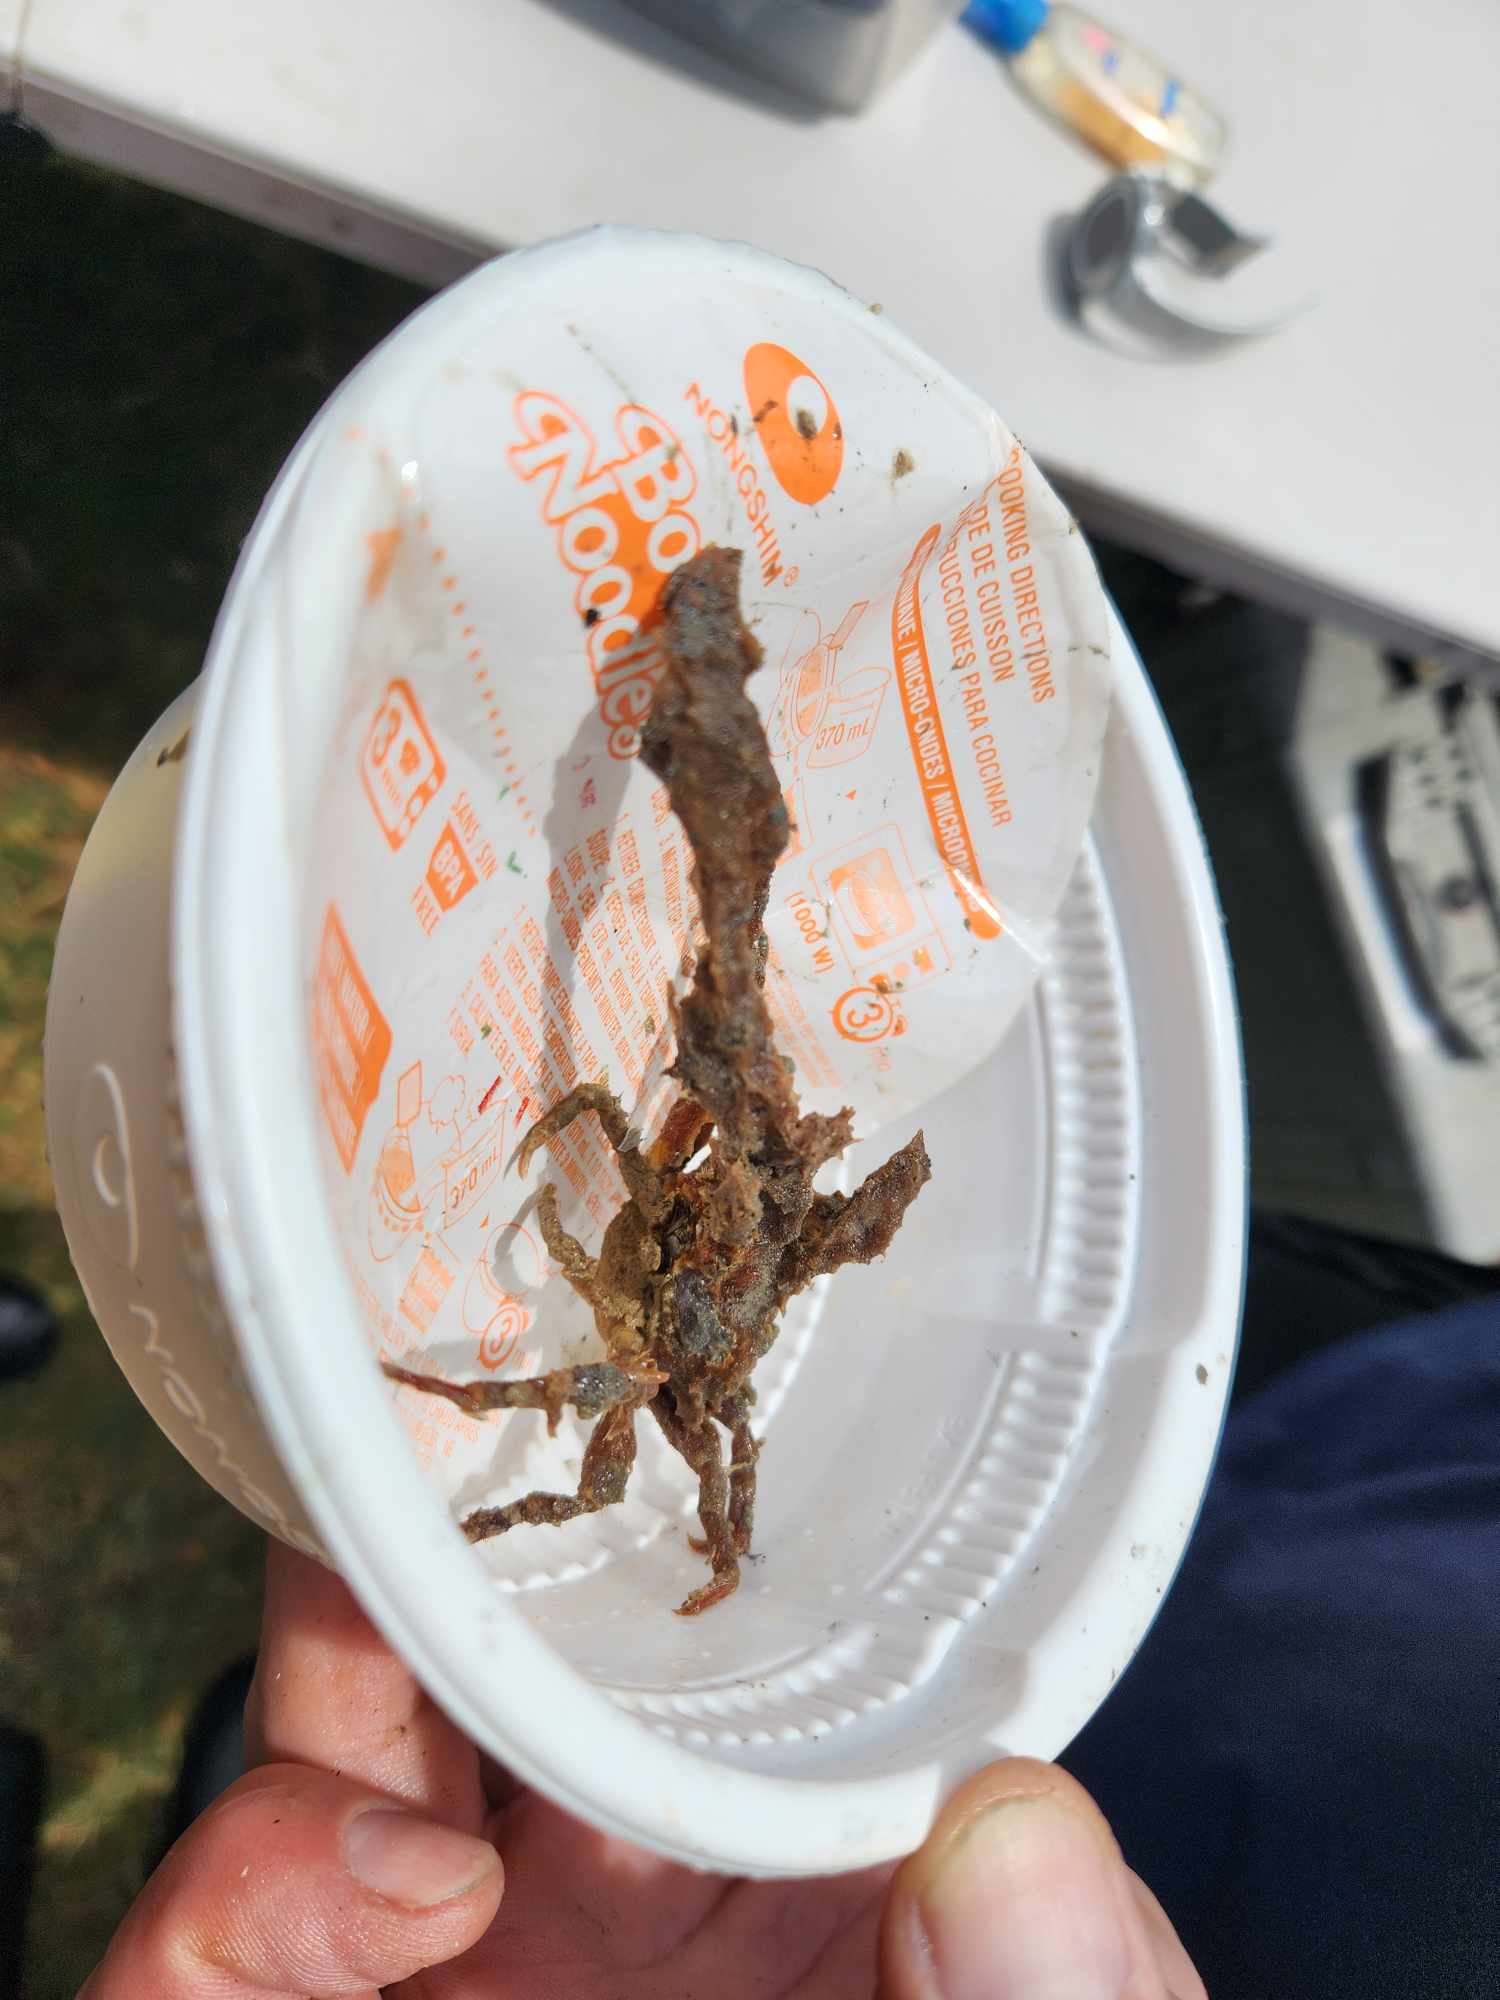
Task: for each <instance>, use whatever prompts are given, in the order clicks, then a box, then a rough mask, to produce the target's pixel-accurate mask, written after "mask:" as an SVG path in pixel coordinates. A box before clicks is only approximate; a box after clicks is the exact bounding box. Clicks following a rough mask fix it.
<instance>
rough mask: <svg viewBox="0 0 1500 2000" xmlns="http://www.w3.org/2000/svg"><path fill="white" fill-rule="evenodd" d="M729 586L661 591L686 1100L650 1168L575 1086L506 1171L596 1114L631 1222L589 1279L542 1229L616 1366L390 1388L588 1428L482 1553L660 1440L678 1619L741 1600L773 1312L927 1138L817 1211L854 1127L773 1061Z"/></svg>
mask: <svg viewBox="0 0 1500 2000" xmlns="http://www.w3.org/2000/svg"><path fill="white" fill-rule="evenodd" d="M739 571H740V556H739V552H738V551H737V550H735V549H724V548H709V549H705V550H703V551H702V553H701V554H699V555H697V556H695V557H694V558H693V559H692V560H691V561H690V562H688V563H685V564H684V565H683V566H682V568H681V569H679V570H677V571H676V572H674V574H673V575H672V577H671V578H670V579H669V580H668V582H667V584H666V586H665V589H664V591H663V594H662V605H661V618H662V650H663V655H664V662H665V664H664V666H663V668H662V672H661V678H660V680H659V681H658V683H657V687H656V692H655V695H654V698H653V701H652V705H651V712H650V715H649V717H648V719H647V722H646V726H645V729H644V732H643V737H642V750H641V754H642V755H643V757H644V758H645V761H646V763H647V764H648V765H649V767H650V768H651V770H652V771H654V772H655V773H656V774H657V776H658V777H660V778H661V779H662V781H663V783H664V784H665V786H666V788H667V793H668V796H669V798H670V800H671V804H672V809H673V811H674V812H675V813H676V815H677V817H678V819H679V820H680V821H681V823H682V827H683V830H684V832H685V833H686V835H687V838H688V841H689V844H690V845H691V848H692V852H693V877H692V879H693V886H694V889H695V891H696V893H697V897H698V905H699V909H700V912H701V916H702V925H703V935H704V943H703V946H702V949H701V951H700V952H699V955H698V959H697V964H696V967H695V970H694V973H693V978H692V982H691V985H690V987H689V989H688V991H687V993H686V994H685V995H684V997H683V998H682V1000H681V1001H680V1002H679V1003H677V1004H676V1005H675V1006H674V1009H673V1014H674V1025H675V1028H676V1035H677V1055H676V1061H675V1063H674V1065H673V1070H672V1074H673V1075H674V1076H675V1077H676V1078H677V1080H678V1081H679V1083H680V1084H681V1086H682V1090H681V1095H680V1096H679V1097H678V1098H677V1099H676V1101H675V1102H674V1104H673V1105H672V1107H671V1109H670V1111H669V1112H668V1114H667V1117H666V1119H665V1121H664V1123H663V1127H662V1130H661V1132H660V1133H659V1135H658V1136H657V1137H656V1139H655V1140H653V1141H652V1142H651V1143H650V1144H649V1145H645V1144H643V1143H642V1141H641V1140H640V1138H639V1137H638V1136H637V1135H636V1134H635V1133H633V1132H632V1131H631V1129H630V1125H629V1121H628V1119H627V1117H626V1114H625V1111H624V1109H623V1107H622V1106H621V1104H620V1102H619V1100H618V1099H617V1098H616V1097H615V1096H614V1094H613V1093H612V1092H611V1091H610V1090H609V1089H607V1088H606V1087H605V1085H603V1084H602V1083H585V1084H581V1085H579V1087H578V1088H577V1089H576V1090H574V1091H572V1092H570V1094H569V1095H568V1096H567V1097H565V1098H563V1099H562V1101H561V1102H560V1103H558V1104H555V1105H554V1106H553V1107H552V1109H551V1110H550V1111H548V1112H547V1113H546V1114H545V1115H544V1116H543V1117H541V1118H540V1119H538V1120H537V1122H536V1123H535V1124H534V1125H533V1126H532V1127H531V1129H530V1131H529V1132H528V1133H527V1135H526V1138H525V1141H524V1142H523V1144H522V1146H521V1148H520V1152H519V1154H518V1165H519V1167H520V1170H521V1171H522V1172H523V1173H524V1172H525V1170H526V1168H527V1167H528V1166H529V1164H530V1162H531V1160H532V1158H533V1156H534V1155H535V1153H536V1151H537V1148H538V1147H539V1146H541V1145H542V1144H544V1142H545V1141H547V1140H549V1139H552V1138H555V1137H556V1136H557V1134H558V1133H560V1132H562V1131H563V1130H564V1129H565V1128H566V1127H567V1126H568V1125H570V1124H571V1123H572V1121H573V1120H574V1119H575V1118H578V1117H582V1116H583V1115H585V1114H586V1113H587V1114H592V1115H593V1116H594V1117H595V1118H597V1119H598V1121H599V1123H600V1125H601V1126H602V1127H603V1129H604V1132H605V1135H606V1137H607V1138H608V1140H609V1143H610V1145H611V1146H612V1147H613V1149H614V1152H615V1156H616V1158H617V1159H618V1161H619V1166H620V1173H621V1176H622V1177H623V1179H624V1182H625V1187H626V1196H627V1198H626V1200H625V1203H624V1205H623V1206H622V1207H621V1208H620V1210H619V1211H618V1213H617V1214H616V1215H615V1216H614V1218H613V1220H612V1221H611V1222H610V1224H609V1226H608V1228H607V1229H606V1231H605V1233H604V1238H603V1242H602V1244H601V1246H600V1250H599V1254H598V1256H597V1257H591V1256H590V1255H589V1254H588V1252H587V1251H586V1250H585V1249H584V1247H583V1245H582V1244H581V1243H579V1242H578V1241H577V1239H576V1238H575V1237H573V1236H571V1235H570V1234H569V1233H568V1231H567V1230H566V1229H565V1228H564V1227H563V1224H562V1219H561V1217H560V1215H559V1213H558V1207H557V1192H556V1189H555V1188H554V1187H553V1186H551V1185H550V1184H548V1185H547V1186H545V1187H543V1189H542V1191H541V1194H540V1196H539V1197H538V1201H537V1211H536V1212H537V1221H538V1225H539V1227H540V1230H541V1234H542V1237H543V1239H544V1241H545V1243H546V1245H547V1250H548V1252H549V1254H550V1256H551V1257H552V1259H553V1261H554V1263H555V1264H556V1265H557V1266H558V1267H559V1268H560V1269H561V1271H562V1273H563V1275H564V1276H565V1277H566V1278H567V1280H568V1282H569V1283H570V1284H571V1285H572V1286H573V1288H574V1290H575V1291H577V1292H578V1293H579V1294H580V1296H581V1297H582V1298H584V1299H585V1300H586V1301H587V1302H588V1304H589V1305H590V1306H591V1307H592V1308H593V1313H594V1322H595V1325H596V1326H597V1328H598V1332H599V1337H600V1339H601V1340H602V1342H603V1344H604V1349H605V1354H606V1356H607V1358H606V1359H605V1360H603V1361H598V1362H588V1363H584V1364H583V1365H581V1366H577V1367H572V1368H558V1369H554V1370H553V1371H552V1372H551V1373H550V1374H547V1375H540V1376H535V1377H532V1378H529V1379H527V1380H520V1381H509V1382H506V1381H500V1382H474V1383H457V1382H448V1381H443V1380H440V1379H438V1378H437V1377H435V1376H431V1375H420V1374H415V1373H413V1372H412V1371H411V1370H410V1369H406V1368H400V1367H397V1366H395V1365H394V1364H392V1363H387V1364H386V1369H385V1372H386V1373H387V1375H389V1376H390V1377H391V1378H392V1380H394V1381H397V1382H404V1383H406V1384H407V1385H408V1386H409V1387H411V1388H414V1389H422V1390H426V1391H429V1392H430V1393H432V1394H433V1395H437V1396H446V1397H447V1398H448V1399H449V1400H450V1401H451V1402H454V1403H456V1404H458V1406H459V1407H460V1408H461V1409H464V1410H467V1411H469V1412H470V1413H471V1414H475V1415H478V1414H482V1413H483V1412H485V1411H489V1410H501V1409H539V1410H544V1411H545V1412H546V1414H547V1421H548V1426H549V1428H551V1429H555V1428H556V1425H557V1421H558V1417H559V1415H560V1414H561V1412H562V1411H563V1410H564V1409H565V1408H566V1409H572V1410H574V1411H575V1412H576V1413H577V1414H578V1415H579V1416H580V1417H585V1418H593V1419H595V1423H594V1430H593V1434H592V1436H591V1437H590V1439H589V1443H588V1447H587V1449H586V1451H585V1452H584V1457H583V1468H582V1474H581V1477H580V1479H579V1482H578V1490H577V1492H576V1493H528V1494H527V1495H526V1496H525V1497H524V1498H522V1499H519V1500H512V1501H510V1502H508V1503H507V1504H506V1505H505V1506H502V1507H481V1508H479V1509H478V1510H477V1511H476V1512H474V1513H472V1514H470V1515H469V1516H468V1517H467V1519H466V1520H465V1521H464V1523H463V1530H464V1533H465V1534H466V1535H467V1536H468V1538H469V1540H470V1541H474V1542H478V1541H484V1540H485V1539H486V1538H487V1537H489V1536H491V1535H499V1534H503V1533H504V1532H505V1530H506V1529H507V1528H513V1527H516V1526H517V1525H519V1524H520V1523H523V1522H527V1523H539V1522H562V1521H569V1520H572V1519H574V1518H575V1517H576V1516H577V1515H580V1514H590V1513H595V1512H597V1511H598V1510H599V1509H600V1508H602V1507H609V1506H612V1505H614V1503H615V1502H616V1501H618V1500H620V1499H622V1498H623V1497H624V1493H625V1488H626V1483H627V1481H628V1480H629V1477H630V1473H631V1468H632V1466H633V1465H634V1463H635V1452H636V1431H635V1426H636V1419H637V1417H638V1416H639V1415H640V1414H642V1413H643V1412H644V1413H646V1414H647V1415H649V1416H650V1417H651V1418H653V1419H654V1420H655V1422H656V1423H657V1424H658V1425H659V1427H660V1429H661V1431H662V1433H663V1435H664V1436H665V1437H666V1439H667V1442H668V1443H669V1444H670V1445H671V1446H672V1448H673V1450H674V1451H677V1452H679V1453H680V1454H681V1456H682V1457H683V1458H685V1459H686V1460H687V1462H688V1464H689V1465H690V1466H691V1467H692V1469H693V1471H694V1473H695V1474H696V1475H697V1479H698V1519H699V1523H700V1524H701V1527H702V1530H703V1539H702V1541H701V1542H698V1541H694V1542H693V1547H694V1548H695V1549H696V1550H697V1551H698V1552H699V1553H701V1554H703V1555H706V1556H707V1558H708V1561H709V1564H710V1567H711V1569H712V1575H711V1576H710V1578H709V1580H708V1581H707V1582H706V1583H704V1584H703V1585H702V1586H701V1587H700V1588H699V1589H697V1590H695V1591H693V1592H692V1594H691V1595H690V1596H689V1597H688V1598H687V1599H686V1600H685V1601H684V1602H683V1603H682V1604H680V1605H679V1606H678V1610H679V1611H680V1612H682V1613H683V1614H684V1615H685V1616H692V1615H693V1614H694V1613H696V1612H699V1611H705V1610H707V1609H708V1607H709V1606H710V1605H712V1604H717V1603H718V1602H719V1601H720V1600H721V1599H722V1598H725V1597H727V1596H728V1595H729V1594H730V1592H731V1591H732V1590H734V1588H735V1586H736V1585H737V1584H738V1582H739V1560H740V1557H741V1556H743V1555H745V1554H747V1553H748V1551H749V1548H750V1536H751V1529H752V1524H753V1521H754V1514H755V1467H756V1458H757V1455H758V1451H759V1446H758V1444H757V1441H756V1438H755V1435H754V1433H753V1431H752V1429H751V1412H752V1410H753V1408H754V1404H755V1389H754V1386H753V1384H752V1381H751V1376H752V1373H753V1371H754V1368H755V1365H756V1363H757V1362H758V1361H759V1360H760V1359H761V1358H762V1356H763V1355H765V1353H766V1352H767V1350H768V1349H769V1348H770V1346H771V1344H772V1342H773V1341H774V1340H775V1338H776V1331H777V1327H778V1324H779V1321H780V1317H781V1312H782V1308H783V1307H784V1306H785V1305H786V1302H787V1300H788V1299H790V1298H791V1297H793V1295H794V1294H795V1293H797V1292H800V1291H801V1290H802V1288H803V1287H804V1286H805V1285H807V1284H810V1283H811V1282H812V1280H813V1279H814V1278H817V1277H820V1276H822V1275H823V1274H824V1273H825V1272H831V1271H836V1270H837V1269H838V1268H839V1266H840V1265H842V1264H865V1263H869V1262H870V1260H871V1259H872V1258H875V1257H879V1256H881V1255H882V1254H883V1253H884V1252H885V1250H886V1249H887V1248H888V1247H889V1245H890V1242H891V1239H892V1237H893V1236H894V1235H895V1233H896V1230H897V1229H898V1228H899V1226H900V1224H901V1220H902V1217H903V1216H904V1215H905V1213H906V1210H907V1207H908V1205H909V1204H910V1203H911V1202H912V1200H913V1199H914V1198H915V1196H916V1195H917V1193H918V1191H919V1190H920V1188H921V1187H922V1185H923V1183H924V1182H925V1181H926V1180H927V1178H928V1176H929V1174H930V1171H931V1168H930V1166H929V1163H928V1158H927V1150H926V1147H925V1146H924V1144H923V1141H922V1135H921V1133H918V1134H917V1136H916V1137H915V1138H914V1139H912V1140H911V1142H910V1143H909V1144H908V1145H906V1146H903V1147H902V1148H901V1150H900V1151H899V1152H898V1153H896V1154H894V1155H893V1156H892V1157H891V1158H890V1159H889V1160H887V1161H886V1163H885V1165H884V1166H882V1167H878V1168H876V1170H875V1171H874V1173H872V1174H871V1175H870V1176H869V1178H868V1179H867V1180H866V1181H864V1182H863V1183H862V1185H861V1186H860V1187H859V1188H857V1189H856V1190H855V1192H854V1193H853V1194H850V1195H844V1194H820V1193H818V1192H816V1191H815V1189H814V1187H813V1180H814V1177H815V1175H816V1174H817V1172H818V1170H819V1168H820V1167H822V1166H824V1165H825V1164H826V1163H827V1162H828V1161H830V1160H832V1159H834V1158H836V1157H837V1156H838V1155H839V1154H840V1153H842V1152H843V1151H844V1149H845V1147H846V1146H848V1144H849V1143H850V1140H851V1138H852V1137H853V1133H852V1125H851V1118H852V1114H851V1113H850V1112H849V1111H847V1110H844V1111H840V1112H838V1113H837V1114H835V1115H834V1116H832V1117H828V1116H825V1115H822V1114H820V1113H818V1112H804V1111H802V1110H801V1109H800V1107H799V1105H798V1102H797V1093H796V1090H795V1088H794V1086H793V1080H792V1067H791V1064H790V1063H789V1062H788V1061H787V1060H786V1058H785V1056H783V1055H782V1054H781V1052H780V1050H779V1049H778V1048H777V1047H776V1044H775V1041H774V1039H773V1037H772V1032H771V1017H770V1012H769V1010H768V1008H767V1005H766V998H765V990H764V988H765V968H766V955H767V942H766V933H765V914H766V903H767V899H768V897H769V895H770V887H771V875H772V871H773V870H774V868H775V866H776V863H777V861H778V859H779V858H780V855H781V852H782V850H783V848H784V847H785V846H786V843H787V837H788V832H789V826H788V820H787V811H786V805H785V802H784V800H783V798H782V793H781V788H780V785H779V784H778V782H777V778H776V773H775V769H774V767H773V765H772V763H771V756H770V751H769V749H768V748H767V744H766V737H765V731H764V729H763V728H762V726H761V722H760V718H759V716H758V715H757V714H756V711H755V708H754V705H753V704H752V702H751V700H750V698H749V696H748V694H747V693H746V692H745V682H746V680H747V678H748V677H749V675H750V674H751V673H753V672H754V670H755V668H756V667H757V666H758V665H759V664H760V657H761V654H760V647H759V645H758V644H757V642H756V640H755V639H754V638H753V637H752V636H751V634H750V633H749V631H748V630H747V629H746V627H745V624H744V621H743V619H742V618H741V616H740V609H739ZM725 1432H727V1434H728V1447H729V1456H728V1462H727V1463H726V1461H725V1455H724V1438H723V1436H722V1433H725Z"/></svg>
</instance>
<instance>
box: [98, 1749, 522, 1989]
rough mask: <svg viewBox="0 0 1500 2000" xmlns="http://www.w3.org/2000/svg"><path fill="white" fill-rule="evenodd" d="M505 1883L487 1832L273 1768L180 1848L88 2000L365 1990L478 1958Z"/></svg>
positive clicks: (144, 1896)
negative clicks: (474, 1947) (462, 1957)
mask: <svg viewBox="0 0 1500 2000" xmlns="http://www.w3.org/2000/svg"><path fill="white" fill-rule="evenodd" d="M501 1879H502V1878H501V1869H500V1857H499V1856H498V1855H497V1854H496V1852H495V1850H494V1848H493V1847H491V1846H490V1845H489V1844H488V1843H487V1842H486V1841H482V1840H476V1839H474V1838H473V1837H472V1836H471V1835H468V1834H463V1833H456V1832H455V1831H454V1830H453V1829H452V1828H451V1827H445V1826H438V1825H436V1824H435V1823H434V1822H432V1821H431V1820H426V1819H422V1818H419V1817H418V1816H417V1815H415V1814H412V1813H407V1812H402V1811H398V1810H395V1809H393V1808H392V1806H391V1804H390V1801H389V1800H388V1799H383V1798H381V1797H380V1796H379V1795H378V1794H375V1793H372V1792H370V1791H369V1790H367V1788H366V1787H365V1786H363V1785H355V1784H351V1783H349V1782H348V1781H347V1780H346V1779H342V1778H335V1777H332V1776H330V1775H329V1774H328V1773H327V1772H326V1771H311V1770H307V1769H304V1768H303V1767H301V1766H299V1765H290V1764H282V1765H268V1766H267V1767H266V1768H265V1769H264V1770H260V1771H252V1772H251V1773H250V1774H249V1776H248V1777H244V1778H241V1779H240V1780H239V1782H238V1783H237V1784H235V1785H232V1786H231V1787H230V1788H229V1790H228V1791H227V1792H226V1793H225V1794H224V1796H223V1797H222V1798H221V1799H219V1800H218V1802H217V1803H216V1804H214V1805H212V1806H210V1807H209V1809H208V1811H207V1812H205V1813H203V1814H202V1815H201V1816H200V1817H199V1818H198V1819H197V1820H195V1821H194V1823H193V1825H192V1826H191V1827H189V1829H188V1831H187V1832H186V1833H185V1834H184V1835H183V1836H182V1838H181V1840H179V1841H178V1842H177V1844H176V1846H175V1847H173V1848H172V1850H171V1852H170V1853H169V1854H168V1855H167V1858H166V1859H165V1861H163V1862H162V1864H161V1866H160V1868H158V1869H157V1871H156V1873H155V1874H154V1875H153V1876H152V1877H151V1880H150V1881H149V1882H148V1883H147V1885H146V1887H145V1888H144V1889H143V1890H142V1892H141V1894H140V1896H139V1898H138V1899H137V1901H136V1903H135V1905H134V1907H133V1908H132V1909H131V1911H130V1913H129V1915H128V1916H127V1917H126V1919H125V1921H124V1923H123V1924H122V1925H121V1926H120V1929H119V1931H118V1932H117V1933H116V1935H115V1939H114V1942H113V1943H112V1944H111V1946H110V1948H109V1951H108V1953H107V1954H106V1956H105V1959H104V1962H103V1964H102V1965H101V1966H100V1967H99V1969H98V1970H97V1971H96V1972H95V1974H94V1976H93V1978H92V1979H91V1980H90V1981H89V1983H88V1985H87V1986H86V1987H85V1989H84V1993H83V1995H82V1996H80V2000H206V1996H209V1995H212V2000H250V1996H252V1995H253V1996H260V1995H264V1994H281V1993H287V1994H298V1995H317V1996H323V1995H334V1994H368V1993H369V1992H370V1990H371V1989H372V1988H378V1987H381V1986H386V1985H389V1984H392V1983H394V1982H396V1981H398V1980H402V1979H409V1978H410V1977H411V1976H412V1974H413V1973H415V1972H419V1971H421V1970H423V1969H424V1968H425V1967H428V1966H432V1965H441V1964H442V1963H444V1961H445V1960H447V1959H450V1958H454V1957H456V1956H457V1955H458V1953H460V1952H462V1951H466V1950H467V1949H468V1947H469V1946H470V1945H471V1944H473V1943H474V1942H475V1940H476V1939H477V1938H479V1937H481V1936H482V1935H483V1933H484V1932H485V1930H486V1929H487V1928H488V1926H489V1924H490V1922H491V1920H492V1919H493V1917H494V1914H495V1911H496V1909H497V1908H498V1906H499V1902H500V1890H501Z"/></svg>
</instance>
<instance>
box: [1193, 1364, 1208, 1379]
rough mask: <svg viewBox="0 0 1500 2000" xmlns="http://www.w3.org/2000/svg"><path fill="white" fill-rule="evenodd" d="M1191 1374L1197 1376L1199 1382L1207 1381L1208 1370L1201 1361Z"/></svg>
mask: <svg viewBox="0 0 1500 2000" xmlns="http://www.w3.org/2000/svg"><path fill="white" fill-rule="evenodd" d="M1193 1373H1194V1374H1195V1375H1196V1376H1197V1378H1198V1380H1199V1381H1200V1382H1206V1381H1207V1380H1208V1370H1207V1369H1206V1368H1205V1367H1204V1365H1203V1363H1202V1362H1201V1361H1200V1362H1199V1363H1198V1366H1197V1367H1196V1368H1195V1369H1194V1370H1193Z"/></svg>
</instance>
